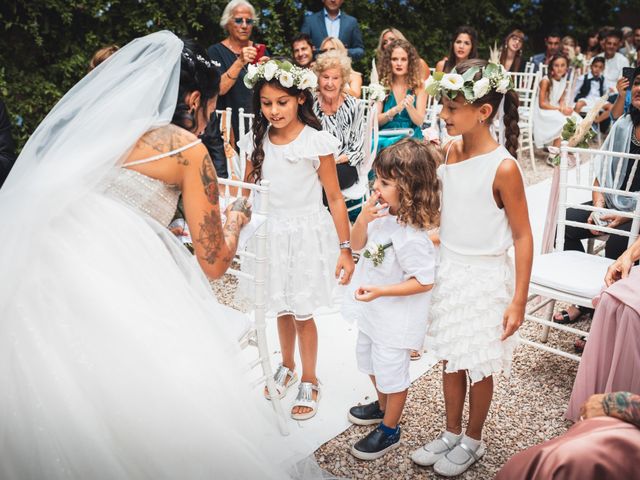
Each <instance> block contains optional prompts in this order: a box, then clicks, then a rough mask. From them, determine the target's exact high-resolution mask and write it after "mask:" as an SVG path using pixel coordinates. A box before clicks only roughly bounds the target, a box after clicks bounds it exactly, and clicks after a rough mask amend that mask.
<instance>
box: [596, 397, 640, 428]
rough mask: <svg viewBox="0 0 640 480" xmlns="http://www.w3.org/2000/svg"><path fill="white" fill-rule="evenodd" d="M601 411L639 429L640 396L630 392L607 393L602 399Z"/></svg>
mask: <svg viewBox="0 0 640 480" xmlns="http://www.w3.org/2000/svg"><path fill="white" fill-rule="evenodd" d="M602 409H603V410H604V413H605V414H607V415H608V416H610V417H616V418H619V419H620V420H623V421H625V422H627V423H631V424H633V425H635V426H636V427H640V395H634V394H632V393H630V392H612V393H608V394H606V395H605V396H604V398H603V399H602Z"/></svg>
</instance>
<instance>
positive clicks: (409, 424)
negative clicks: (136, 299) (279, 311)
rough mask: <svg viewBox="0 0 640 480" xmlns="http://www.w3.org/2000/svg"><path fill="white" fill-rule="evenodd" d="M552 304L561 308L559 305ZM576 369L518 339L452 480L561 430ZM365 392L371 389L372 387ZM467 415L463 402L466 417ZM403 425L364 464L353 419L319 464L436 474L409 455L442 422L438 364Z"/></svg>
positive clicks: (224, 288)
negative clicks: (507, 372)
mask: <svg viewBox="0 0 640 480" xmlns="http://www.w3.org/2000/svg"><path fill="white" fill-rule="evenodd" d="M536 157H537V162H536V166H537V172H536V173H534V172H533V171H532V170H531V164H530V161H529V160H528V158H526V159H524V160H521V162H520V163H521V165H522V168H523V171H524V175H525V181H526V185H532V184H534V183H537V182H539V181H541V180H543V179H545V178H547V177H549V176H550V175H551V173H552V169H551V168H550V167H549V166H547V165H546V164H545V162H544V160H545V158H546V154H545V153H544V152H541V151H538V152H536ZM212 286H213V288H214V290H215V292H216V294H217V295H218V298H219V300H220V301H221V302H223V303H226V304H233V294H234V291H235V282H234V280H233V279H230V278H229V277H228V276H227V277H225V278H224V279H223V280H220V281H217V282H214V283H212ZM558 307H562V308H564V307H565V306H563V305H560V304H559V305H558ZM543 311H544V309H543ZM542 314H543V313H542V312H540V315H542ZM575 327H576V328H579V329H585V328H588V322H586V321H583V322H579V323H577V324H575ZM541 330H542V327H541V326H539V325H536V324H531V323H528V324H525V325H523V326H522V327H521V333H522V335H523V336H526V337H528V338H531V339H534V338H536V337H537V336H538V335H539V333H540V332H541ZM574 339H575V338H574V337H573V336H572V335H568V334H564V333H560V332H558V331H553V332H552V333H551V334H550V337H549V343H548V344H549V345H550V346H555V347H559V348H562V349H564V350H566V351H569V352H572V351H573V341H574ZM577 368H578V365H577V363H575V362H574V361H572V360H568V359H564V358H562V357H559V356H556V355H552V354H549V353H546V352H543V351H541V350H538V349H534V348H531V347H526V346H523V345H521V346H520V347H518V349H517V350H516V353H515V355H514V359H513V371H512V374H511V378H510V379H505V378H504V377H498V378H495V393H494V398H493V404H492V407H491V410H490V412H489V416H488V418H487V421H486V424H485V430H484V441H485V443H486V445H487V453H486V454H485V456H484V457H483V458H482V460H480V462H478V463H477V464H476V465H474V466H472V467H471V468H470V469H469V470H468V471H467V472H465V473H464V474H463V475H461V476H460V477H458V478H461V479H483V480H484V479H490V478H493V477H494V476H495V474H496V473H497V472H498V470H499V469H500V467H501V466H502V465H503V464H504V463H505V462H506V461H507V460H508V459H509V458H510V457H511V456H513V455H514V454H515V453H517V452H519V451H521V450H523V449H525V448H527V447H529V446H532V445H535V444H538V443H540V442H542V441H544V440H546V439H550V438H553V437H556V436H558V435H560V434H562V433H564V432H565V431H566V430H567V428H568V427H569V426H570V425H571V422H569V421H567V420H565V419H564V417H563V414H564V411H565V409H566V407H567V403H568V401H569V396H570V394H571V387H572V385H573V380H574V378H575V375H576V372H577ZM371 393H372V395H373V394H374V392H373V389H372V392H371ZM345 415H346V412H345ZM466 416H467V411H466V408H465V417H464V418H466ZM401 427H402V440H401V445H400V447H399V448H398V449H396V450H394V451H393V452H392V453H390V454H388V455H386V456H385V457H383V458H381V459H379V460H375V461H372V462H364V461H360V460H357V459H356V458H354V457H353V456H352V455H351V454H350V453H349V449H350V447H351V445H352V444H353V443H354V442H356V441H357V440H359V439H360V438H362V437H363V436H364V435H366V434H367V433H368V432H369V430H370V428H371V427H360V426H355V425H354V426H352V427H350V428H349V429H347V430H346V431H345V432H343V433H342V434H340V435H338V436H337V437H336V438H334V439H332V440H330V441H329V442H327V443H325V444H324V445H322V446H321V447H320V448H319V449H318V450H317V451H316V459H317V461H318V463H319V465H320V467H322V468H323V469H325V470H327V471H328V472H330V473H331V474H334V475H336V476H339V477H347V478H354V479H367V480H369V479H371V480H374V479H381V480H382V479H385V480H386V479H425V478H442V477H439V476H438V475H436V474H435V473H434V472H433V469H432V468H430V467H426V468H425V467H419V466H417V465H415V464H413V462H412V461H411V459H410V458H409V456H410V453H411V451H412V450H414V449H416V448H419V447H420V446H422V445H423V444H424V443H426V442H428V441H430V440H431V439H433V438H434V437H435V436H436V435H438V433H439V432H440V431H441V430H442V429H443V428H444V399H443V396H442V382H441V367H440V366H439V365H436V366H435V367H434V368H433V369H431V370H430V371H428V372H427V373H425V374H424V375H423V376H422V377H420V378H419V379H418V380H416V381H415V382H414V383H413V385H412V386H411V388H410V389H409V396H408V401H407V405H406V407H405V412H404V415H403V419H402V421H401Z"/></svg>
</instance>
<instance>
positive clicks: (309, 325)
mask: <svg viewBox="0 0 640 480" xmlns="http://www.w3.org/2000/svg"><path fill="white" fill-rule="evenodd" d="M294 323H295V330H296V332H297V333H298V348H300V359H301V360H302V378H301V381H302V382H310V383H313V384H314V385H317V384H318V379H317V378H316V363H317V360H318V329H317V327H316V322H315V321H314V320H313V318H310V319H309V320H295V322H294ZM317 397H318V393H317V392H316V391H314V392H313V398H314V399H316V398H317ZM311 411H312V409H311V408H309V407H293V409H292V410H291V413H309V412H311Z"/></svg>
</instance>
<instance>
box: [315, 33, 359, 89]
mask: <svg viewBox="0 0 640 480" xmlns="http://www.w3.org/2000/svg"><path fill="white" fill-rule="evenodd" d="M332 51H337V52H339V53H341V54H343V55H344V56H345V57H348V56H349V53H348V51H347V47H345V46H344V43H342V41H341V40H340V39H339V38H335V37H327V38H325V39H324V40H323V41H322V45H320V53H321V54H322V53H326V52H332ZM344 91H345V93H348V94H349V95H351V96H352V97H355V98H360V97H361V96H362V74H361V73H360V72H356V71H355V70H351V73H349V77H348V78H347V81H346V82H345V84H344Z"/></svg>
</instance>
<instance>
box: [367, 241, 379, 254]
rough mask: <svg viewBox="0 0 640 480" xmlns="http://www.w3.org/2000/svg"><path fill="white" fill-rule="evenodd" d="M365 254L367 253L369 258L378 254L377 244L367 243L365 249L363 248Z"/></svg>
mask: <svg viewBox="0 0 640 480" xmlns="http://www.w3.org/2000/svg"><path fill="white" fill-rule="evenodd" d="M364 249H365V251H366V252H369V256H370V257H371V256H373V255H375V254H376V253H378V244H377V243H374V242H369V243H368V244H367V246H366V247H364Z"/></svg>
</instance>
